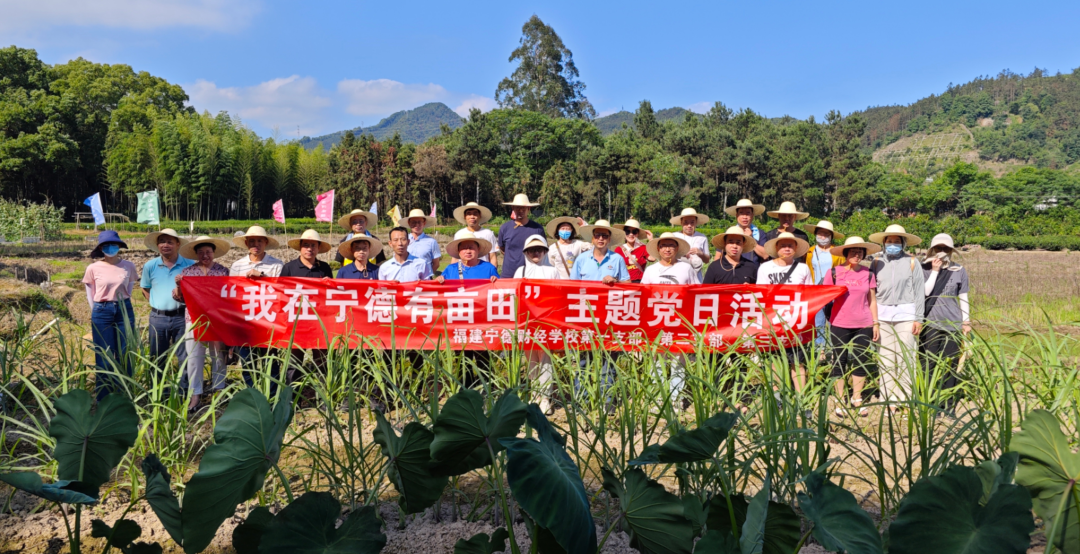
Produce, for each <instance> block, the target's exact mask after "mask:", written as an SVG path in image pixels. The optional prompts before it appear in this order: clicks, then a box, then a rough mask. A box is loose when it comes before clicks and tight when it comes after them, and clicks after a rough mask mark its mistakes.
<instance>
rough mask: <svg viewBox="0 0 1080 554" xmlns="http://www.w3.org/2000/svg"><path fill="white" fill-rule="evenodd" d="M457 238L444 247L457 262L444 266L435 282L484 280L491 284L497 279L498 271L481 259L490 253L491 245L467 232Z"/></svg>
mask: <svg viewBox="0 0 1080 554" xmlns="http://www.w3.org/2000/svg"><path fill="white" fill-rule="evenodd" d="M457 236H458V238H457V239H456V240H454V241H453V242H451V243H450V244H447V245H446V253H447V254H450V256H451V257H454V258H457V259H458V261H457V262H455V263H452V264H450V265H448V266H446V270H445V271H443V272H442V275H439V276H438V277H436V278H435V280H436V281H438V282H439V283H440V284H441V283H444V282H445V281H446V280H447V279H450V280H454V279H458V280H462V279H484V280H490V281H492V282H494V281H495V280H496V279H498V278H499V270H498V269H497V268H496V267H495V266H494V265H493V264H492V263H491V262H489V261H487V260H485V259H483V258H484V257H485V256H487V255H488V254H490V253H491V243H490V242H488V241H486V240H484V239H482V238H478V237H477V236H476V235H474V234H472V233H471V232H469V231H466V232H464V233H459V234H458V235H457Z"/></svg>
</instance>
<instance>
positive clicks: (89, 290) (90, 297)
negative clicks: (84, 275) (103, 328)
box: [83, 283, 95, 311]
mask: <svg viewBox="0 0 1080 554" xmlns="http://www.w3.org/2000/svg"><path fill="white" fill-rule="evenodd" d="M83 284H84V285H86V303H87V304H89V305H90V311H94V293H95V291H94V285H93V284H90V283H83Z"/></svg>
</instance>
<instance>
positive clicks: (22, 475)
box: [0, 471, 97, 504]
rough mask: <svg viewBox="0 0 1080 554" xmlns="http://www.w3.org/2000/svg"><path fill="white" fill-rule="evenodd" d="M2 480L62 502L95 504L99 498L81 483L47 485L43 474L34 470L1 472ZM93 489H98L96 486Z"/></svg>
mask: <svg viewBox="0 0 1080 554" xmlns="http://www.w3.org/2000/svg"><path fill="white" fill-rule="evenodd" d="M0 481H3V482H5V483H7V484H9V485H11V486H13V487H15V488H17V489H19V490H21V491H26V492H28V493H30V494H32V495H34V496H37V497H41V498H44V499H45V500H51V501H53V502H62V503H64V504H94V503H96V502H97V498H94V497H93V496H90V495H89V494H86V493H87V492H89V491H87V490H86V487H84V486H82V485H81V483H78V482H73V481H57V482H55V483H52V484H49V485H46V484H45V483H43V482H42V481H41V476H40V475H38V474H37V473H34V472H32V471H20V472H18V473H4V474H0ZM93 490H94V491H97V489H96V488H94V489H93Z"/></svg>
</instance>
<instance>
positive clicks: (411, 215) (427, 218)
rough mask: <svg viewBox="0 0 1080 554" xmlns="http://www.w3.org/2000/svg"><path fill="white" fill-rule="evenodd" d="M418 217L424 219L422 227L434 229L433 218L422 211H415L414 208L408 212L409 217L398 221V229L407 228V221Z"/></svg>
mask: <svg viewBox="0 0 1080 554" xmlns="http://www.w3.org/2000/svg"><path fill="white" fill-rule="evenodd" d="M418 217H422V218H424V226H425V227H434V226H435V218H434V217H431V216H430V215H427V214H425V213H424V210H420V209H416V208H414V209H411V210H409V215H408V216H406V217H403V218H401V219H399V220H398V222H397V224H398V226H399V227H408V226H409V220H410V219H415V218H418Z"/></svg>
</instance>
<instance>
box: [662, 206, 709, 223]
mask: <svg viewBox="0 0 1080 554" xmlns="http://www.w3.org/2000/svg"><path fill="white" fill-rule="evenodd" d="M691 216H693V217H696V218H697V224H698V225H705V224H706V223H708V222H709V216H707V215H705V214H699V213H697V210H695V209H694V208H683V211H682V213H680V214H679V215H677V216H675V217H672V218H671V220H670V222H671V224H672V225H682V220H683V218H684V217H691Z"/></svg>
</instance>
